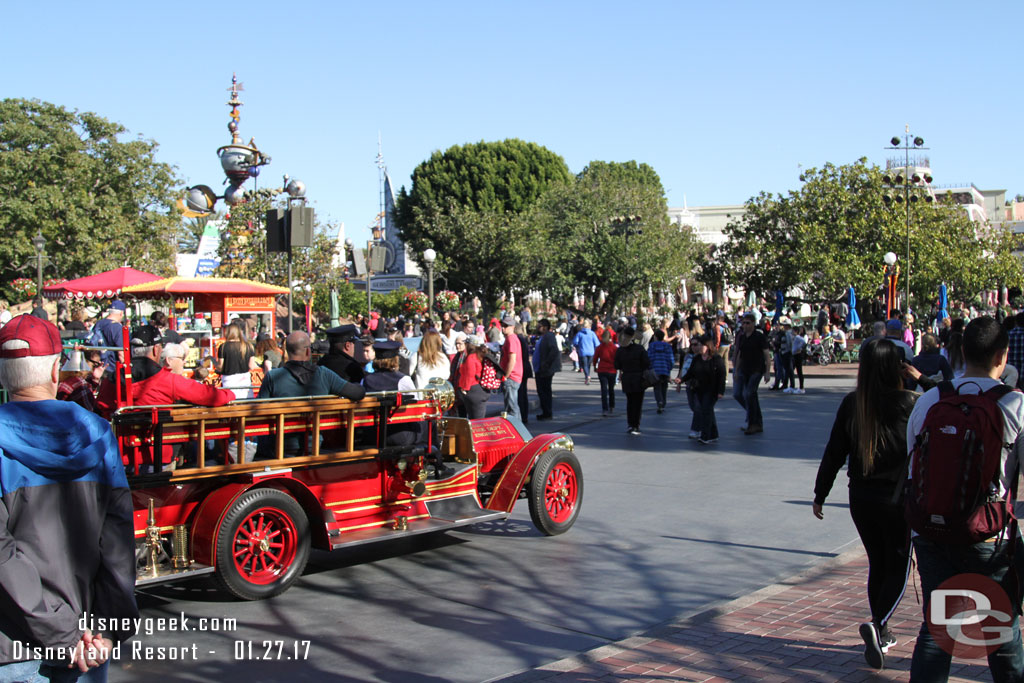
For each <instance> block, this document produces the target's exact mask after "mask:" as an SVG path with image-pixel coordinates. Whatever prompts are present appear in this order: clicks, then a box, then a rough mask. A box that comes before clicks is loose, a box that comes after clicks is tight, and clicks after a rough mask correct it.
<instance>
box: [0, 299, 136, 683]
mask: <svg viewBox="0 0 1024 683" xmlns="http://www.w3.org/2000/svg"><path fill="white" fill-rule="evenodd" d="M60 354H61V341H60V333H59V332H58V331H57V328H56V327H55V326H54V325H53V323H51V322H49V321H47V320H41V319H40V318H37V317H35V316H32V315H20V316H18V317H17V318H14V319H12V320H11V322H9V323H8V324H7V325H5V326H4V327H3V328H2V329H0V384H2V385H3V386H4V387H5V388H6V389H7V392H8V398H9V402H8V403H6V404H4V405H0V491H2V492H3V494H2V499H0V503H2V504H0V548H3V549H9V550H4V551H2V552H0V555H2V559H0V601H2V602H3V604H4V605H5V608H4V616H3V618H2V619H0V680H36V679H37V678H39V677H42V678H43V679H46V680H49V679H51V678H53V677H54V676H55V675H57V674H59V673H61V671H62V670H65V669H66V668H70V667H77V668H78V669H79V670H80V671H83V672H84V671H88V670H89V669H90V668H94V667H105V666H106V659H107V656H108V655H109V653H110V648H111V647H112V645H113V641H120V640H124V639H126V638H127V637H128V636H130V635H131V633H129V632H127V631H119V632H109V631H108V632H104V633H103V634H102V635H101V634H99V633H95V634H94V633H91V632H90V631H89V630H88V629H85V630H83V629H80V628H79V624H80V623H81V622H80V619H81V617H83V616H87V617H90V618H93V617H95V618H97V619H103V620H104V621H103V622H102V623H113V622H112V621H110V620H120V619H126V618H127V619H134V618H136V617H138V614H139V612H138V608H137V607H136V604H135V539H134V527H133V524H132V503H131V494H130V492H129V490H128V482H127V480H126V479H125V474H124V466H123V465H122V464H121V456H120V453H119V452H118V448H117V442H116V440H115V439H114V434H113V432H112V431H111V429H110V424H109V423H108V422H106V421H105V420H103V419H102V418H100V417H99V416H97V415H95V414H93V413H91V412H89V411H88V410H86V409H85V408H82V407H81V406H80V405H78V404H77V403H72V402H70V401H58V400H56V396H57V383H58V379H59V377H60ZM14 548H17V553H15V552H14ZM87 623H88V622H87ZM93 623H97V622H93ZM97 673H98V674H101V675H102V674H103V673H104V672H97ZM64 674H65V676H68V678H67V680H72V677H71V675H70V674H71V672H67V671H64ZM62 680H64V679H62Z"/></svg>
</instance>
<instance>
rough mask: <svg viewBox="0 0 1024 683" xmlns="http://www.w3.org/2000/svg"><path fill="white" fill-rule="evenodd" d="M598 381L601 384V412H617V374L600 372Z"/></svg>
mask: <svg viewBox="0 0 1024 683" xmlns="http://www.w3.org/2000/svg"><path fill="white" fill-rule="evenodd" d="M597 379H598V380H599V381H600V382H601V410H602V411H604V412H606V413H607V412H608V411H609V410H615V373H614V372H599V373H597Z"/></svg>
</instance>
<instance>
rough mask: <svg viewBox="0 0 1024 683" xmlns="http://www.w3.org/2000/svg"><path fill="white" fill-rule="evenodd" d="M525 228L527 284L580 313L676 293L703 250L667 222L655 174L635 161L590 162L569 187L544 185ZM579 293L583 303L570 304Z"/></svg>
mask: <svg viewBox="0 0 1024 683" xmlns="http://www.w3.org/2000/svg"><path fill="white" fill-rule="evenodd" d="M532 228H534V229H531V230H528V231H527V234H528V235H530V239H531V243H530V245H529V249H528V251H529V252H530V253H531V254H533V256H534V258H533V259H532V260H531V263H532V265H533V267H532V268H531V270H530V274H531V282H533V283H535V285H536V287H537V288H538V289H541V290H542V291H544V292H545V293H546V294H547V295H548V296H550V297H551V299H552V300H553V301H554V302H555V303H557V304H558V305H560V306H564V307H566V308H569V309H571V310H574V311H576V312H577V313H581V314H583V315H587V316H592V315H606V314H608V313H609V312H611V311H614V310H615V309H616V307H617V306H618V305H620V304H622V303H624V302H625V301H626V300H628V299H638V300H640V301H645V302H646V301H647V300H648V292H650V291H653V292H659V291H662V292H673V291H675V290H676V288H677V286H678V285H679V283H680V279H681V278H682V277H688V276H690V275H691V274H692V271H693V267H694V264H695V261H696V259H697V258H698V256H699V255H700V254H701V253H703V247H702V246H701V245H700V244H699V242H698V241H697V240H696V238H695V237H694V235H693V234H692V231H691V230H690V229H689V228H688V227H685V226H677V225H674V224H672V223H670V222H669V219H668V207H667V203H666V200H665V191H664V189H663V188H662V185H661V179H660V178H659V177H658V174H657V173H656V172H655V171H654V169H653V168H651V167H650V166H648V165H647V164H637V163H636V162H635V161H629V162H626V163H615V162H604V161H594V162H591V163H590V165H589V166H587V167H586V168H585V169H584V170H583V171H582V172H581V173H580V174H579V175H578V176H576V178H575V179H574V180H573V182H571V183H567V184H564V185H561V186H556V187H553V188H551V189H550V190H549V191H548V192H547V193H545V195H544V197H543V198H542V199H541V201H540V202H538V205H537V210H536V211H535V212H534V213H533V215H532ZM602 294H603V296H604V298H603V300H601V296H602ZM580 295H582V298H583V306H576V305H575V301H576V300H577V297H579V296H580Z"/></svg>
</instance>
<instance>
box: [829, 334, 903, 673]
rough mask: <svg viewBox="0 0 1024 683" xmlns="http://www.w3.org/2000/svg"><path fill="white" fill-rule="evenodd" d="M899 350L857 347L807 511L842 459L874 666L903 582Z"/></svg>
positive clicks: (881, 345)
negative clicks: (862, 564)
mask: <svg viewBox="0 0 1024 683" xmlns="http://www.w3.org/2000/svg"><path fill="white" fill-rule="evenodd" d="M902 361H903V352H902V350H901V349H900V348H898V347H897V346H896V345H895V344H893V343H892V342H891V341H889V340H887V339H879V340H876V341H871V342H869V343H868V344H867V345H866V347H864V348H862V349H861V352H860V368H859V370H858V372H857V388H856V390H855V391H853V392H852V393H850V394H847V395H846V397H845V398H844V399H843V402H842V403H841V404H840V406H839V412H838V413H837V414H836V419H835V423H834V424H833V425H832V434H831V436H830V437H829V440H828V445H826V446H825V453H824V454H823V455H822V456H821V465H820V466H819V467H818V477H817V480H816V481H815V484H814V504H813V512H814V516H815V517H817V518H818V519H822V518H823V517H824V512H823V510H822V506H823V505H824V503H825V498H826V497H827V496H828V494H829V491H831V489H832V484H833V483H834V481H835V478H836V475H837V474H838V473H839V470H840V468H842V466H843V464H844V463H846V462H847V461H848V462H849V465H848V467H847V471H848V474H849V477H850V516H851V517H852V518H853V523H854V525H855V526H856V527H857V533H858V535H860V539H861V542H862V543H863V544H864V550H865V551H866V552H867V556H868V586H867V588H868V604H869V606H870V608H871V621H870V622H867V623H864V624H861V626H860V635H861V637H862V638H863V639H864V644H865V651H864V658H865V660H867V662H868V664H869V665H871V666H872V667H874V668H876V669H881V668H882V667H883V666H884V663H885V652H886V651H887V650H888V649H889V648H890V647H891V646H892V645H895V644H896V639H895V638H894V637H893V636H892V634H891V632H890V631H889V627H888V625H887V624H888V621H889V617H891V616H892V614H893V612H895V611H896V606H897V605H898V604H899V602H900V599H901V598H902V597H903V591H904V590H905V589H906V585H907V576H908V575H909V573H910V528H909V527H908V526H907V523H906V521H905V519H904V515H903V504H902V491H903V484H904V482H905V480H906V477H907V420H908V418H909V417H910V412H911V411H912V410H913V408H914V402H915V401H916V400H917V394H915V393H913V392H910V391H905V390H904V388H903V377H902V372H903V365H902Z"/></svg>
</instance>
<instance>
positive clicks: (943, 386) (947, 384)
mask: <svg viewBox="0 0 1024 683" xmlns="http://www.w3.org/2000/svg"><path fill="white" fill-rule="evenodd" d="M936 386H937V387H938V388H939V399H940V400H941V399H944V398H946V397H947V396H949V395H950V394H955V393H957V390H956V387H954V386H953V383H952V382H951V381H949V380H944V381H942V382H939V383H938V384H937V385H936Z"/></svg>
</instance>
